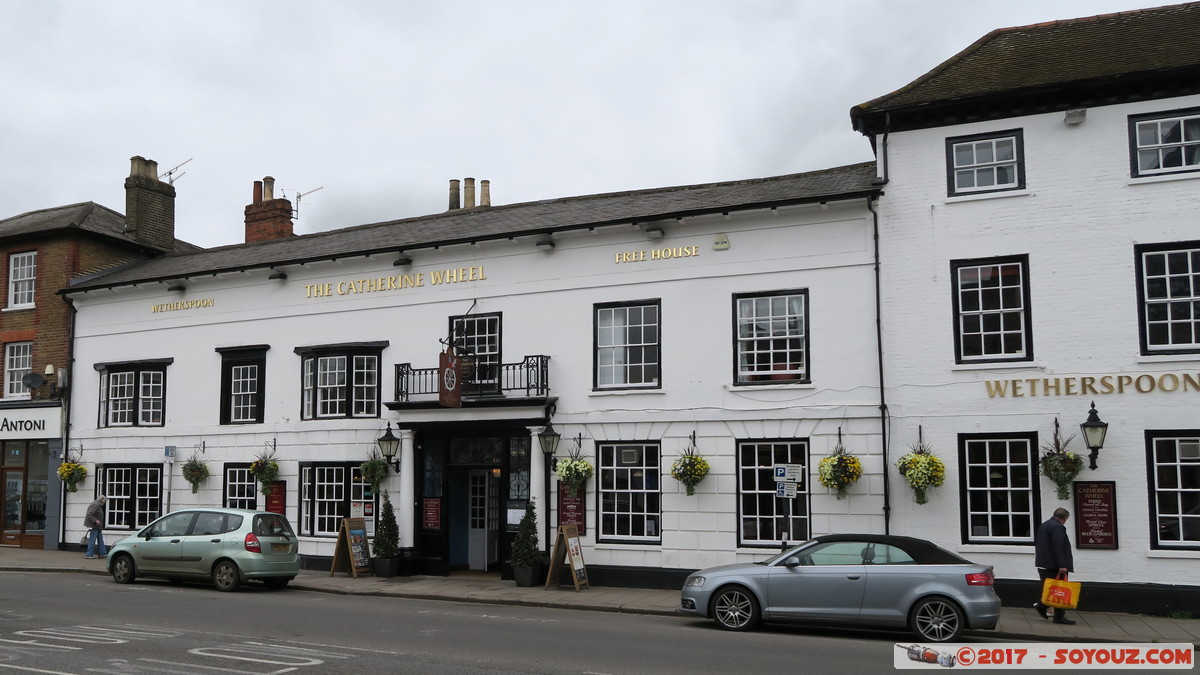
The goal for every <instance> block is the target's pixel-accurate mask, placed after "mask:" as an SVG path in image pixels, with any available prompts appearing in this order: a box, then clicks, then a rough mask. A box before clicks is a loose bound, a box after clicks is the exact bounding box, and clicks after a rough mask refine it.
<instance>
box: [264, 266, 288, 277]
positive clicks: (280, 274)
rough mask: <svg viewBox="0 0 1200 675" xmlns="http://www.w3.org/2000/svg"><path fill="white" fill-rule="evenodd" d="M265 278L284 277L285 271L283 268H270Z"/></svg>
mask: <svg viewBox="0 0 1200 675" xmlns="http://www.w3.org/2000/svg"><path fill="white" fill-rule="evenodd" d="M267 278H268V279H286V278H287V273H286V272H284V271H283V270H277V269H275V268H271V275H270V276H268V277H267Z"/></svg>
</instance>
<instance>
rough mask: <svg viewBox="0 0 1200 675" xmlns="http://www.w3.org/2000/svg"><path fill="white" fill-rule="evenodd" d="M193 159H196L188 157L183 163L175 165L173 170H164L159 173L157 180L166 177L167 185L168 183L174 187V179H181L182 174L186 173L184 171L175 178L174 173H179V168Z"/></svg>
mask: <svg viewBox="0 0 1200 675" xmlns="http://www.w3.org/2000/svg"><path fill="white" fill-rule="evenodd" d="M193 159H196V158H195V157H189V158H188V159H186V160H184V161H182V162H180V163H179V164H176V165H175V166H174V167H173V168H170V169H167V170H166V171H164V172H163V173H160V174H158V179H159V180H162V179H163V176H166V177H167V183H170V184H171V185H174V184H175V180H176V179H178V178H183V176H184V174H186V173H187V172H186V171H184V172H183V173H181V174H179V175H178V176H176V175H175V172H176V171H179V167H181V166H183V165H184V164H187V163H188V162H190V161H192V160H193Z"/></svg>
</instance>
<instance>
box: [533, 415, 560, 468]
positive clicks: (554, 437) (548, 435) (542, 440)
mask: <svg viewBox="0 0 1200 675" xmlns="http://www.w3.org/2000/svg"><path fill="white" fill-rule="evenodd" d="M561 440H562V436H561V435H559V433H558V432H557V431H555V430H554V425H553V424H547V425H546V428H545V429H542V433H540V434H538V443H539V444H540V445H541V446H542V454H543V455H545V456H546V463H547V464H549V463H550V458H551V457H553V456H554V453H555V451H557V450H558V442H559V441H561Z"/></svg>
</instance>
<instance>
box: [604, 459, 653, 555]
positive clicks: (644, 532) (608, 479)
mask: <svg viewBox="0 0 1200 675" xmlns="http://www.w3.org/2000/svg"><path fill="white" fill-rule="evenodd" d="M596 453H597V455H598V456H599V465H600V467H599V476H598V477H597V480H598V484H599V495H598V502H599V509H600V526H599V530H600V540H601V541H605V542H613V543H661V542H662V488H661V487H660V486H661V484H662V480H661V478H662V470H661V468H660V460H661V456H662V452H661V448H660V447H659V444H658V443H653V442H644V441H631V442H604V443H598V444H597V445H596Z"/></svg>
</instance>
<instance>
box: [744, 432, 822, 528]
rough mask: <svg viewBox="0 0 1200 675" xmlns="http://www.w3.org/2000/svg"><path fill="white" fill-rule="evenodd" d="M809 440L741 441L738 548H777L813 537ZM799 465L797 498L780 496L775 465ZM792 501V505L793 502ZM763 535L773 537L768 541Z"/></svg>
mask: <svg viewBox="0 0 1200 675" xmlns="http://www.w3.org/2000/svg"><path fill="white" fill-rule="evenodd" d="M808 450H809V444H808V440H807V439H800V438H793V439H778V440H739V441H738V442H737V465H738V466H737V470H738V474H737V480H738V482H737V485H738V542H739V543H738V545H739V546H746V547H777V546H779V545H780V544H781V543H782V542H783V541H784V540H785V539H786V540H787V541H789V542H798V541H804V540H806V539H808V538H809V537H810V536H811V520H810V518H809V514H810V513H811V511H810V509H809V481H808V466H809V459H808ZM776 464H799V465H800V466H801V467H803V468H802V470H801V471H800V476H801V479H800V481H799V482H798V483H797V485H796V496H795V497H794V498H785V497H777V496H776V486H777V485H778V483H776V482H775V465H776ZM789 502H790V503H789ZM763 532H767V533H769V534H770V535H771V536H770V537H769V538H765V537H763V536H762V534H763Z"/></svg>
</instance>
